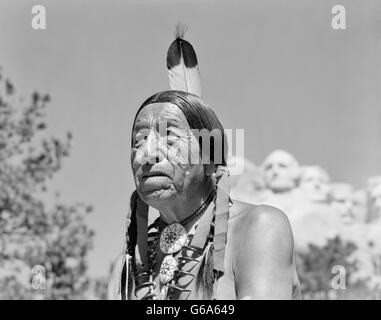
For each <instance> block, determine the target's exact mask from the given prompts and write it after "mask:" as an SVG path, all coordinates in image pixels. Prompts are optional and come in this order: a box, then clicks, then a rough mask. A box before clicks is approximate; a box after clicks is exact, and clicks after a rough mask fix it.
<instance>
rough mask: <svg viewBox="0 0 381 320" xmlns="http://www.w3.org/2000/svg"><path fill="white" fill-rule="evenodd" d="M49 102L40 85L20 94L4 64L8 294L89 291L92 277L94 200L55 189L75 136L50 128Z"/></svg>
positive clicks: (2, 187)
mask: <svg viewBox="0 0 381 320" xmlns="http://www.w3.org/2000/svg"><path fill="white" fill-rule="evenodd" d="M49 102H50V97H49V95H46V94H40V93H38V92H34V93H33V94H32V95H31V97H29V98H27V99H25V98H23V97H21V96H20V95H18V94H17V92H16V88H15V86H14V84H13V83H12V82H11V81H10V80H9V79H7V78H5V77H4V76H3V71H2V69H0V299H69V298H70V299H78V298H83V294H84V292H85V290H86V287H87V284H88V281H89V279H88V278H87V276H86V270H87V264H86V256H87V254H88V252H89V250H90V249H91V247H92V239H93V235H94V233H93V231H92V230H90V229H89V227H88V226H87V225H86V221H85V220H86V216H87V214H88V213H90V212H91V211H92V208H91V207H90V206H87V205H85V204H82V203H75V204H71V205H66V204H63V203H61V201H60V199H59V195H58V194H56V195H55V196H53V197H52V196H51V192H49V190H48V182H49V180H51V178H52V177H53V176H54V174H55V173H56V172H58V171H59V170H60V169H61V168H62V161H63V159H64V158H65V157H68V156H69V151H70V143H71V140H72V136H71V134H70V133H67V136H66V137H65V139H58V138H55V137H49V136H48V134H47V124H46V122H45V111H46V106H47V104H48V103H49ZM52 199H53V201H52ZM44 279H45V280H46V281H45V280H44Z"/></svg>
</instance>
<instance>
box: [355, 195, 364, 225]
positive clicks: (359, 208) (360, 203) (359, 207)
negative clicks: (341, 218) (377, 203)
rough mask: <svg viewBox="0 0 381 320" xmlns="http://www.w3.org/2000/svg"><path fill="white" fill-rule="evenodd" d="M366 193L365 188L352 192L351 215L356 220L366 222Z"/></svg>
mask: <svg viewBox="0 0 381 320" xmlns="http://www.w3.org/2000/svg"><path fill="white" fill-rule="evenodd" d="M366 213H367V195H366V191H365V190H357V191H355V192H354V193H353V215H354V219H355V220H356V221H357V222H366Z"/></svg>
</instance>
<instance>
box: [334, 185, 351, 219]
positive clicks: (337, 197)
mask: <svg viewBox="0 0 381 320" xmlns="http://www.w3.org/2000/svg"><path fill="white" fill-rule="evenodd" d="M353 193H354V190H353V187H352V186H351V185H350V184H347V183H335V184H333V185H332V188H331V192H330V199H331V206H332V208H333V209H334V210H335V212H337V213H338V214H339V216H340V217H341V219H342V221H343V223H352V222H353V221H354V212H353V210H354V203H353Z"/></svg>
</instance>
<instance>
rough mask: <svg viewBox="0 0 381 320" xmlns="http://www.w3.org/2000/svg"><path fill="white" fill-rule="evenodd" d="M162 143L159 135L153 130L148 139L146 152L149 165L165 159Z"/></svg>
mask: <svg viewBox="0 0 381 320" xmlns="http://www.w3.org/2000/svg"><path fill="white" fill-rule="evenodd" d="M160 143H161V141H160V137H159V135H158V134H157V133H156V132H155V131H154V130H151V132H150V133H149V135H148V137H147V143H146V150H145V156H146V160H147V162H148V163H150V164H154V163H158V162H160V161H161V160H162V159H163V154H162V152H161V151H160V150H161V148H160Z"/></svg>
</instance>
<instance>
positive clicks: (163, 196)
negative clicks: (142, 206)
mask: <svg viewBox="0 0 381 320" xmlns="http://www.w3.org/2000/svg"><path fill="white" fill-rule="evenodd" d="M175 194H176V192H175V191H174V190H173V189H172V188H162V189H156V190H145V191H141V192H140V196H141V197H142V199H143V200H144V202H145V203H147V204H148V205H152V206H155V204H157V203H159V202H164V201H168V200H170V199H172V198H173V197H174V196H175Z"/></svg>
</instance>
